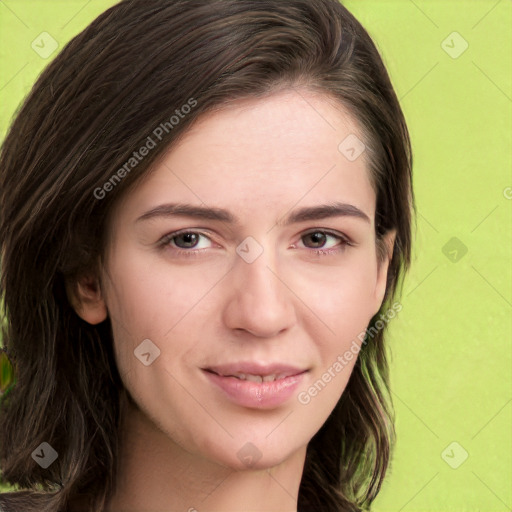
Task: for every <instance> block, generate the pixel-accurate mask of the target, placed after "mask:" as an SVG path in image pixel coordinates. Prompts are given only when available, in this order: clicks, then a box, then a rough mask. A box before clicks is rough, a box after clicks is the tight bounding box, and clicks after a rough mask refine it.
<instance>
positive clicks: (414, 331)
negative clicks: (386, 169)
mask: <svg viewBox="0 0 512 512" xmlns="http://www.w3.org/2000/svg"><path fill="white" fill-rule="evenodd" d="M115 3H116V2H115V1H111V0H89V1H87V0H80V1H69V0H68V1H56V0H53V1H43V0H38V1H33V0H32V1H28V0H0V29H1V30H0V69H1V76H0V131H1V133H0V136H1V137H2V138H3V137H4V136H5V133H6V130H7V127H8V125H9V123H10V122H11V119H12V116H13V115H14V113H15V111H16V109H17V108H18V105H19V103H20V101H21V100H22V99H23V97H24V96H25V95H26V94H27V93H28V91H29V90H30V88H31V86H32V84H33V83H34V81H35V80H36V78H37V76H38V75H39V73H40V72H41V71H42V69H43V68H44V67H45V65H46V64H47V63H48V62H49V61H50V60H51V59H52V58H54V57H55V55H56V54H57V52H58V50H57V51H55V52H54V53H53V54H51V55H50V56H48V57H47V58H46V59H45V58H42V57H41V56H40V55H39V54H38V53H36V51H34V50H33V49H32V46H31V45H32V42H33V41H35V44H39V45H40V47H43V43H42V42H41V37H47V36H40V34H41V33H43V32H48V33H49V34H50V35H51V37H52V38H54V39H55V40H56V41H57V42H58V46H59V49H61V48H62V47H63V46H64V44H65V43H66V42H67V41H68V40H69V39H70V38H72V37H73V36H74V35H76V34H77V33H78V32H80V31H81V30H82V29H83V28H84V27H85V26H86V25H87V24H89V23H90V22H91V21H92V20H93V19H94V18H95V17H96V16H97V15H98V14H100V13H101V12H102V11H104V10H105V9H107V8H108V7H110V6H111V5H114V4H115ZM344 3H345V5H346V6H347V7H348V8H349V10H351V11H352V12H353V13H354V15H355V16H356V17H357V18H358V19H359V20H360V21H361V23H362V24H363V26H365V28H366V29H367V30H368V31H369V33H370V35H371V36H372V37H373V38H374V41H375V42H376V44H377V46H378V48H379V49H380V50H381V52H382V54H383V58H384V61H385V63H386V65H387V67H388V70H389V72H390V74H391V77H392V81H393V83H394V86H395V88H396V91H397V94H398V97H399V98H400V100H401V104H402V107H403V109H404V112H405V116H406V118H407V121H408V125H409V129H410V133H411V137H412V141H413V151H414V182H415V183H414V186H415V193H416V198H417V207H418V217H417V233H416V236H415V247H414V261H413V267H412V270H411V272H410V274H409V276H408V278H407V280H406V282H405V286H404V290H403V295H402V299H401V302H402V304H403V310H402V311H401V312H400V313H399V314H398V316H397V318H396V319H395V320H393V321H392V322H391V328H390V336H389V341H390V347H391V354H392V361H391V375H392V391H393V397H394V402H395V408H396V413H397V435H398V442H397V446H396V451H395V453H394V458H393V461H392V464H391V466H390V470H389V474H388V478H387V479H386V481H385V483H384V485H383V488H382V491H381V493H380V495H379V497H378V499H377V500H376V502H375V505H374V507H373V510H374V511H375V512H384V511H397V512H398V511H404V512H410V511H485V512H494V511H495V512H501V511H510V510H511V509H512V485H511V482H512V427H511V425H512V420H511V412H512V358H511V354H512V348H511V346H512V344H511V341H512V315H511V313H512V292H511V287H512V276H511V269H512V266H511V251H512V244H511V234H512V215H511V213H512V210H511V206H512V200H511V199H508V198H507V197H512V176H511V172H510V171H511V169H512V165H511V148H512V140H511V139H512V129H511V118H512V115H511V114H512V85H511V78H512V73H511V67H512V66H511V60H512V59H511V55H512V37H511V32H512V3H511V2H510V0H466V1H460V0H459V1H447V0H443V1H433V0H428V1H426V0H424V1H421V0H414V1H413V0H350V1H345V2H344ZM454 32H457V33H458V35H457V34H453V33H454ZM49 43H50V40H49V39H45V43H44V47H45V48H47V49H48V48H50V46H49ZM466 44H467V49H466V50H465V51H464V52H462V53H461V51H462V50H463V49H464V48H465V46H466ZM459 53H460V55H458V54H459ZM455 57H456V58H455ZM452 443H456V444H452ZM465 452H467V454H468V457H467V459H466V460H465V461H464V462H462V463H461V464H460V465H459V466H458V467H457V468H456V469H454V468H453V467H452V466H457V465H458V464H459V463H460V462H461V460H462V458H463V457H462V456H463V454H464V453H465Z"/></svg>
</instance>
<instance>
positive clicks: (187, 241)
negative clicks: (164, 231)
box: [172, 233, 200, 249]
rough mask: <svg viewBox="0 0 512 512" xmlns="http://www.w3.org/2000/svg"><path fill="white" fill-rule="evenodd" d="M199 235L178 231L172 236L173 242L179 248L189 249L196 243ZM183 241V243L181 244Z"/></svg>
mask: <svg viewBox="0 0 512 512" xmlns="http://www.w3.org/2000/svg"><path fill="white" fill-rule="evenodd" d="M199 237H200V235H199V234H198V233H180V234H179V235H175V236H173V237H172V240H173V241H174V244H175V245H176V246H177V247H179V248H180V249H191V248H193V247H195V246H196V245H197V242H198V241H199ZM181 241H183V245H181Z"/></svg>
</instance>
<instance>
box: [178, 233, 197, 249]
mask: <svg viewBox="0 0 512 512" xmlns="http://www.w3.org/2000/svg"><path fill="white" fill-rule="evenodd" d="M180 236H181V237H182V238H183V240H184V242H185V245H187V244H190V245H192V246H194V245H195V244H196V243H197V240H196V237H197V235H196V234H195V233H184V234H183V235H180Z"/></svg>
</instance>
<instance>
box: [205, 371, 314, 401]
mask: <svg viewBox="0 0 512 512" xmlns="http://www.w3.org/2000/svg"><path fill="white" fill-rule="evenodd" d="M202 371H203V373H204V374H205V376H206V377H207V379H208V380H209V381H210V382H212V383H213V384H215V385H216V386H217V387H219V388H220V389H221V390H222V391H223V392H224V395H225V396H227V397H228V398H229V399H230V400H231V401H232V402H234V403H236V404H237V405H241V406H243V407H250V408H256V409H271V408H273V407H278V406H279V405H282V404H283V403H284V402H286V401H287V400H288V399H289V398H290V397H291V396H292V394H293V392H294V391H295V390H296V389H297V387H298V385H299V384H300V382H301V381H302V380H303V378H304V375H305V374H306V373H307V372H308V371H309V370H308V369H301V368H297V367H293V366H290V365H283V364H279V363H277V364H266V365H262V364H258V363H253V362H240V363H235V364H224V365H218V366H214V367H210V368H202ZM235 373H249V374H252V375H261V376H267V375H273V374H276V375H280V374H284V375H283V376H282V377H281V378H279V379H276V380H274V381H269V382H252V381H247V380H241V379H238V378H236V377H234V376H233V374H235Z"/></svg>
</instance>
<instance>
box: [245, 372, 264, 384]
mask: <svg viewBox="0 0 512 512" xmlns="http://www.w3.org/2000/svg"><path fill="white" fill-rule="evenodd" d="M245 380H248V381H250V382H263V377H262V376H261V375H251V374H249V373H248V374H246V376H245Z"/></svg>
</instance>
